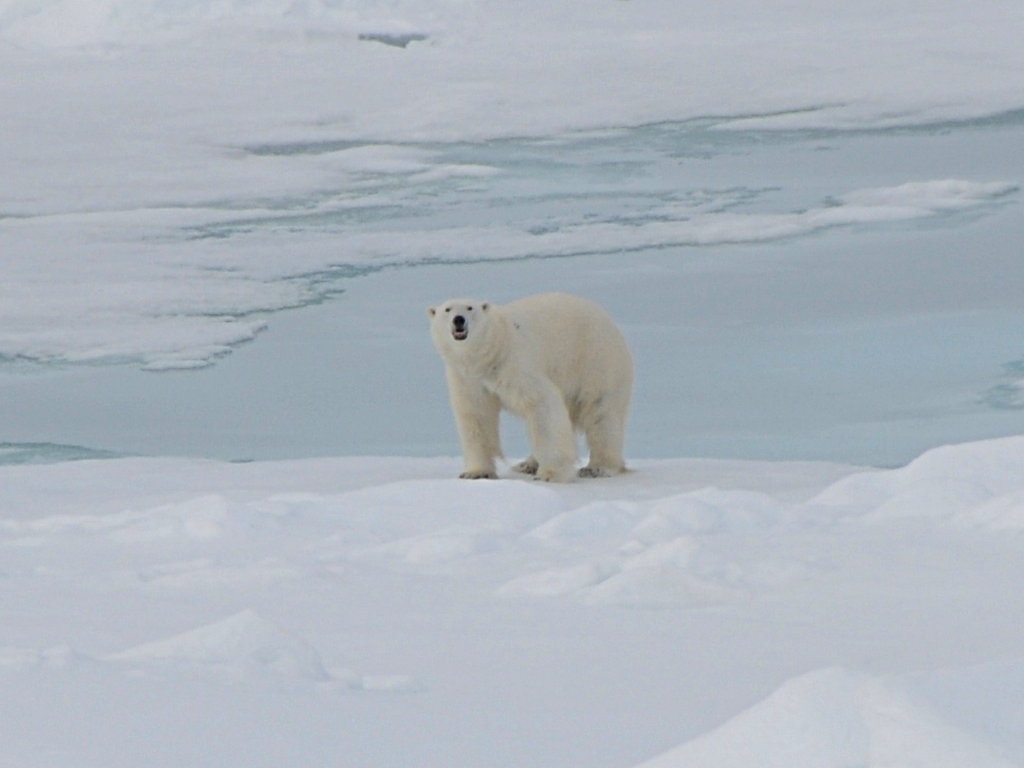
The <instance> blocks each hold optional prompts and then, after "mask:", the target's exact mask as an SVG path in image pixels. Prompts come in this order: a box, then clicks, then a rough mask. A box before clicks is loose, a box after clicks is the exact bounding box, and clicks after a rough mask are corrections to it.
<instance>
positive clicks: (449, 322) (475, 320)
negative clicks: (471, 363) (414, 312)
mask: <svg viewBox="0 0 1024 768" xmlns="http://www.w3.org/2000/svg"><path fill="white" fill-rule="evenodd" d="M490 309H491V305H490V304H489V303H488V302H486V301H475V300H473V299H450V300H449V301H446V302H444V303H443V304H441V305H440V306H437V307H430V309H428V310H427V314H428V315H429V316H430V331H431V335H432V336H433V337H434V344H435V345H436V346H437V348H438V349H440V350H444V349H448V348H452V347H453V346H456V345H461V344H464V343H467V342H470V341H471V340H472V341H478V340H481V339H482V338H483V337H485V336H486V330H487V325H488V315H489V312H490Z"/></svg>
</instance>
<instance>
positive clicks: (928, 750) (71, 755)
mask: <svg viewBox="0 0 1024 768" xmlns="http://www.w3.org/2000/svg"><path fill="white" fill-rule="evenodd" d="M1022 457H1024V438H1013V439H1006V440H998V441H991V442H983V443H976V444H967V445H959V446H951V447H947V448H942V449H938V450H935V451H931V452H929V453H927V454H925V455H923V456H921V457H920V458H919V459H918V460H917V461H915V462H913V463H911V464H910V465H908V466H906V467H904V468H901V469H896V470H887V471H862V470H856V469H854V468H851V467H837V466H829V465H817V464H771V463H753V462H709V461H686V460H672V461H658V462H638V463H637V465H636V468H635V471H634V472H632V473H629V474H627V475H623V476H620V477H617V478H610V479H604V480H596V481H592V482H584V481H580V482H577V483H572V484H568V485H564V486H552V485H543V484H536V483H533V482H530V481H528V480H525V479H519V478H511V479H506V480H501V481H496V482H480V483H467V482H464V481H459V480H456V479H452V477H453V476H454V474H456V473H457V470H458V462H457V461H456V460H454V459H429V460H428V459H420V460H413V459H369V458H364V459H335V460H317V461H305V462H287V463H255V464H222V463H217V462H199V461H184V460H169V459H146V460H144V459H110V460H101V461H81V462H74V463H63V464H54V465H45V466H43V465H24V466H6V467H0V602H2V604H3V605H4V606H5V609H6V610H7V611H8V614H7V615H8V620H7V621H6V622H5V625H4V637H3V639H2V641H0V741H2V742H3V744H4V745H5V747H4V748H5V754H6V755H7V756H8V757H9V758H10V760H11V761H12V763H14V764H18V765H19V766H23V767H24V768H31V766H40V768H42V766H46V767H47V768H55V767H56V768H60V767H61V766H65V765H67V766H71V765H80V764H82V762H83V761H85V762H87V763H88V764H105V765H110V766H122V765H124V766H127V765H129V764H130V763H132V762H137V760H138V757H137V756H138V754H140V753H139V752H137V751H135V752H133V753H132V754H131V755H126V754H125V753H124V752H123V738H120V737H118V736H115V734H122V735H123V732H124V731H125V730H126V729H130V730H131V732H132V733H133V740H134V741H133V743H136V744H137V745H138V746H139V748H140V749H142V753H144V754H146V755H147V764H150V765H172V764H175V763H176V762H177V763H178V764H180V763H181V761H182V760H184V759H191V760H194V759H195V756H194V750H196V749H199V748H202V749H205V750H207V752H206V753H205V754H206V758H207V761H208V762H209V764H214V763H216V764H218V765H241V764H246V765H268V766H269V765H273V764H280V763H281V760H285V761H287V759H288V758H289V757H295V756H300V757H303V758H304V759H305V758H306V757H308V755H307V751H306V750H308V748H309V745H310V744H316V745H317V749H318V750H319V751H318V754H319V756H320V758H321V760H323V759H328V760H330V761H335V762H336V761H338V760H341V761H344V760H346V759H348V758H349V757H350V756H351V755H352V754H355V753H358V754H359V755H360V758H359V761H358V762H359V764H360V765H366V766H376V765H386V764H393V760H392V759H391V758H393V757H394V756H395V754H398V753H400V754H401V760H399V762H401V763H403V764H415V765H422V766H427V767H428V768H433V766H438V767H440V766H448V767H450V766H452V765H466V766H469V765H479V764H481V762H480V761H481V760H486V761H487V764H489V765H494V766H503V765H508V766H513V765H514V766H522V765H538V766H539V765H551V764H572V765H584V764H585V765H592V766H594V768H602V767H603V766H607V767H608V768H613V767H615V766H618V768H623V767H624V766H630V765H643V766H644V768H655V767H657V768H672V767H673V766H688V767H689V766H698V767H699V766H705V765H707V766H712V765H713V766H719V767H720V768H731V766H737V767H738V766H748V765H754V764H756V765H765V766H775V765H777V766H786V768H838V766H845V765H863V766H868V767H870V768H883V766H890V765H913V764H921V765H928V766H930V767H932V768H938V767H940V766H941V767H942V768H982V767H983V768H1004V767H1005V766H1011V765H1021V764H1022V763H1024V736H1022V734H1024V721H1022V720H1021V717H1022V716H1024V712H1022V710H1021V708H1020V706H1019V705H1018V702H1019V686H1020V683H1021V681H1022V680H1024V665H1022V664H1021V662H1020V635H1019V629H1020V626H1021V622H1022V621H1024V605H1022V604H1021V601H1019V600H1015V599H1012V597H1008V594H1009V593H1007V592H1006V590H1007V585H1009V584H1015V583H1018V582H1019V581H1020V578H1021V577H1024V572H1022V563H1024V559H1022V558H1021V553H1020V547H1021V545H1022V542H1024V539H1022V537H1020V536H1018V535H1015V534H1016V533H1017V532H1019V531H1020V530H1021V527H1020V525H1019V521H1020V513H1021V510H1022V509H1024V472H1021V470H1020V466H1021V459H1022ZM950 489H960V490H959V491H957V492H951V491H950ZM964 489H966V490H964ZM938 501H942V502H943V504H942V505H937V502H938ZM908 524H911V527H909V528H908ZM1008 532H1009V533H1011V535H1007V533H1008ZM965 612H966V613H965ZM965 616H969V620H965ZM353 670H358V671H357V672H356V671H353ZM883 671H884V674H883ZM55 691H62V692H63V694H62V695H61V696H56V695H54V692H55ZM772 691H774V692H772ZM156 692H159V695H156ZM254 693H258V695H254ZM381 694H403V695H401V696H392V695H384V696H381ZM151 698H152V699H153V700H155V701H159V702H163V704H161V705H160V706H159V707H157V708H156V709H151V708H145V707H142V708H140V707H139V706H137V702H138V701H140V700H149V699H151ZM87 701H93V702H103V704H102V706H87V705H86V703H87ZM569 709H571V710H572V711H573V712H574V713H575V714H574V717H573V718H565V717H558V716H557V714H558V713H559V712H563V713H564V711H567V710H569ZM632 712H636V713H638V714H642V717H633V716H632V715H631V714H630V713H632ZM495 713H500V716H496V714H495ZM651 713H656V714H657V717H652V716H651ZM169 719H170V720H171V721H173V722H174V723H176V724H177V725H176V728H175V729H174V733H173V738H172V737H171V736H170V735H168V730H167V727H166V726H167V722H168V720H169ZM51 721H52V722H59V723H61V727H60V728H51V727H48V726H47V725H46V723H47V722H51ZM254 724H256V725H255V726H254ZM272 724H278V725H279V727H277V728H271V725H272ZM339 724H344V725H343V726H339ZM599 724H600V725H601V727H597V726H598V725H599ZM254 727H255V728H256V731H258V732H262V729H263V728H271V730H272V731H273V734H274V737H273V738H274V742H273V747H272V749H270V751H268V752H267V754H266V755H265V756H263V757H261V756H259V755H255V756H254V755H253V753H252V750H251V748H250V746H249V745H250V744H251V743H252V742H251V741H249V739H251V737H252V734H253V731H254ZM509 727H512V728H513V729H514V732H515V733H516V740H515V746H510V747H509V748H508V749H507V750H506V749H505V748H501V749H498V748H497V745H498V744H503V743H504V740H505V739H507V738H508V734H507V731H506V729H507V728H509ZM423 728H428V729H429V730H427V731H423V730H422V729H423ZM424 732H426V733H429V734H430V737H429V738H424V737H423V736H422V734H423V733H424ZM261 743H262V742H261ZM268 743H269V742H268ZM672 743H677V744H682V746H680V747H678V748H676V749H674V750H671V751H668V752H665V751H664V750H665V748H667V747H668V746H670V745H671V744H672ZM659 744H660V745H662V747H661V749H657V745H659ZM44 746H46V747H47V749H42V747H44ZM268 748H269V747H268ZM82 750H85V751H84V752H83V751H82ZM393 750H397V753H396V752H394V751H393ZM591 750H592V751H591ZM657 752H664V754H662V755H661V756H660V757H655V758H654V759H650V757H651V754H652V753H657ZM487 756H489V759H487ZM648 759H650V760H649V762H646V763H644V762H643V761H644V760H648ZM274 761H277V762H276V763H275V762H274Z"/></svg>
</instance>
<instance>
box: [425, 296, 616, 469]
mask: <svg viewBox="0 0 1024 768" xmlns="http://www.w3.org/2000/svg"><path fill="white" fill-rule="evenodd" d="M428 314H429V315H430V317H431V336H432V337H433V340H434V346H436V347H437V351H438V352H440V353H441V357H442V358H443V359H444V363H445V373H446V375H447V378H448V392H449V394H450V396H451V404H452V411H453V412H454V414H455V422H456V425H457V426H458V430H459V438H460V440H461V441H462V451H463V456H464V459H465V471H464V472H463V473H462V475H461V477H464V478H482V477H488V478H493V477H496V476H497V474H496V472H495V465H494V461H495V459H496V458H500V457H501V456H502V452H501V441H500V438H499V436H498V416H499V413H500V411H501V409H502V408H505V409H507V410H509V411H511V412H513V413H515V414H517V415H519V416H522V417H523V418H524V419H525V420H526V426H527V431H528V433H529V437H530V446H531V449H532V451H533V453H532V455H531V456H530V457H529V458H527V459H526V460H525V461H523V462H521V463H520V464H518V465H516V467H515V468H516V469H517V470H518V471H521V472H529V473H531V474H532V473H536V476H537V479H538V480H560V481H562V480H568V479H569V478H570V477H571V476H572V475H573V468H574V465H575V461H576V438H575V431H576V430H579V431H581V432H583V433H584V434H585V435H586V437H587V445H588V446H589V448H590V461H589V463H588V464H587V466H586V467H584V468H583V469H581V470H580V472H579V474H580V475H581V476H587V477H597V476H606V475H612V474H617V473H619V472H622V471H623V470H624V469H625V462H624V460H623V456H622V446H623V439H624V436H625V426H626V415H627V412H628V411H629V400H630V396H631V394H632V391H633V360H632V357H631V356H630V353H629V348H628V347H627V346H626V340H625V339H624V338H623V336H622V333H621V332H620V331H619V329H618V328H617V327H616V325H615V323H614V321H613V320H612V319H611V317H610V316H609V315H608V313H607V312H605V311H604V310H603V309H602V308H601V307H599V306H598V305H597V304H595V303H594V302H592V301H590V300H588V299H583V298H580V297H579V296H572V295H569V294H565V293H542V294H538V295H536V296H527V297H526V298H523V299H519V300H518V301H514V302H512V303H510V304H505V305H501V306H499V305H496V304H489V303H487V302H481V301H474V300H471V299H453V300H450V301H446V302H445V303H444V304H441V305H440V306H438V307H431V308H430V309H429V310H428ZM456 317H462V318H464V320H465V326H464V329H465V332H466V333H465V338H463V339H458V338H456V334H455V333H454V332H455V331H456V330H457V329H456V327H455V325H454V322H455V318H456Z"/></svg>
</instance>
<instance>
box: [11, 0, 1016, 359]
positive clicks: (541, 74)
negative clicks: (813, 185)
mask: <svg viewBox="0 0 1024 768" xmlns="http://www.w3.org/2000/svg"><path fill="white" fill-rule="evenodd" d="M832 6H833V4H832V3H826V2H822V1H821V0H803V2H798V3H789V4H786V5H785V6H784V7H781V8H777V9H773V11H772V13H766V12H765V11H764V9H763V8H762V7H761V6H760V5H759V4H757V3H751V2H750V0H730V1H729V2H725V3H716V4H715V6H714V7H713V8H707V9H698V8H695V7H691V5H690V4H679V3H676V2H669V1H667V0H659V1H657V2H655V1H654V0H645V1H644V2H606V3H602V4H599V5H598V6H597V7H590V6H587V7H583V6H581V5H578V4H573V3H550V2H541V1H540V0H531V2H529V4H528V5H527V6H523V5H522V4H521V3H520V4H517V5H516V6H515V8H514V9H513V8H507V7H504V6H503V4H501V3H496V2H483V1H481V2H469V1H468V0H446V2H440V3H439V2H425V1H424V0H402V1H401V2H394V1H391V2H383V1H380V2H369V3H366V2H358V3H357V2H349V1H345V2H342V1H341V0H337V1H334V2H328V1H327V0H321V1H320V2H292V1H291V0H273V1H271V0H267V1H266V2H258V3H252V2H244V3H243V2H227V3H225V2H212V1H210V0H193V1H191V2H176V3H159V2H137V1H136V0H131V1H129V0H73V1H72V0H3V2H0V61H2V62H3V66H4V67H5V68H7V69H8V70H9V71H17V72H19V73H21V74H20V76H19V77H12V78H8V79H6V80H5V82H4V83H2V84H0V101H2V102H3V103H4V104H5V119H4V121H3V124H2V125H0V143H2V144H3V145H4V147H5V148H6V151H5V153H4V156H3V158H2V159H0V175H2V176H3V178H4V179H5V188H4V197H3V199H2V200H0V238H2V239H0V243H2V246H3V253H4V263H5V264H4V265H5V281H4V286H3V288H2V289H0V308H2V309H0V313H2V314H0V329H2V333H0V356H2V357H3V358H4V359H15V360H27V361H42V362H49V363H52V362H60V363H63V362H72V363H83V362H87V363H94V362H104V363H109V362H123V361H131V362H134V363H138V364H141V365H142V366H144V367H146V368H149V369H152V370H168V369H175V368H178V369H189V368H196V367H203V366H207V365H210V364H212V363H213V362H214V361H215V360H217V359H218V358H219V357H222V356H224V355H226V354H228V353H229V352H230V351H231V350H232V349H233V348H234V347H236V346H238V345H240V344H243V343H245V342H247V341H251V340H253V339H254V338H255V337H256V336H257V335H258V334H260V333H261V332H262V331H263V330H264V329H265V328H266V315H267V314H268V313H270V312H274V311H278V310H281V309H286V308H292V307H297V306H303V305H308V304H312V303H316V302H317V301H321V300H323V299H324V298H325V297H326V296H328V295H330V294H331V293H332V292H336V291H337V290H339V288H338V285H337V277H338V275H339V273H341V274H352V273H353V272H356V273H358V272H360V271H364V270H366V269H379V268H382V267H385V266H388V265H392V266H393V265H399V264H401V265H409V264H417V263H431V262H436V261H438V260H446V261H454V262H459V261H475V260H479V259H481V258H485V259H513V258H523V257H530V258H538V257H551V256H564V255H571V254H581V253H587V254H594V253H609V252H628V251H633V250H639V249H646V248H653V247H656V248H665V247H674V246H691V245H697V246H707V245H714V244H721V243H757V242H764V241H766V240H774V239H779V238H794V237H798V236H802V235H806V234H808V233H813V232H820V231H822V230H823V229H827V228H833V227H849V226H851V225H857V224H861V225H863V224H876V225H877V224H879V223H886V222H888V223H891V222H894V221H906V220H913V219H919V218H930V217H935V216H937V215H949V214H950V213H951V212H954V211H957V210H963V209H973V208H985V207H987V206H989V205H990V204H991V203H992V202H993V201H994V200H1000V199H1005V198H1007V197H1008V196H1013V195H1014V193H1015V191H1016V189H1017V186H1018V184H1019V180H1018V179H1014V178H1000V177H996V178H954V179H946V178H944V177H942V176H933V177H924V178H909V179H907V178H904V179H900V180H899V181H898V182H897V183H896V184H894V185H892V186H885V187H881V188H877V189H868V190H863V191H858V190H857V189H856V188H849V187H847V188H842V187H839V188H834V189H830V190H828V191H827V193H826V197H825V198H824V199H818V200H809V201H806V202H804V203H803V204H802V205H798V206H793V207H791V208H789V209H784V210H777V209H776V210H770V209H766V210H753V211H736V210H730V209H731V208H732V207H734V205H735V200H731V199H730V197H732V196H733V195H734V193H735V192H736V190H735V189H733V190H729V189H725V190H710V191H709V190H707V189H700V188H699V187H698V188H697V189H695V190H693V193H694V197H693V198H691V199H687V198H686V197H685V196H684V197H683V198H682V200H681V201H680V202H677V203H675V204H671V205H665V204H664V202H662V204H660V205H655V206H651V210H644V211H640V212H637V213H636V214H634V216H633V217H627V218H625V219H621V218H620V219H618V220H615V219H614V218H613V219H612V220H608V218H605V217H598V218H596V219H595V218H594V217H593V216H592V215H584V216H583V217H582V218H581V219H578V220H569V221H564V222H556V223H555V226H554V227H552V226H551V225H552V222H550V221H541V222H537V221H510V222H502V221H501V217H488V218H489V219H490V220H488V221H480V220H477V221H472V222H466V221H462V222H459V223H458V224H456V223H455V222H445V221H444V220H443V219H441V220H439V221H438V222H437V223H430V221H429V219H427V220H426V221H424V220H423V216H422V213H423V211H422V209H419V212H418V213H416V214H414V218H413V220H412V221H411V222H410V221H409V220H407V218H406V215H396V213H395V212H396V210H398V211H400V210H401V209H403V208H406V209H407V208H409V207H410V206H412V205H414V204H416V205H419V206H428V208H429V205H430V202H431V198H437V197H438V196H442V197H443V196H445V195H451V194H453V193H454V192H457V191H458V190H459V189H461V188H464V187H465V186H466V185H470V188H471V189H472V185H473V182H474V180H479V179H486V178H487V177H488V176H489V175H495V174H499V175H504V174H508V172H509V168H507V167H501V166H500V165H499V166H495V165H492V164H488V163H486V162H483V163H481V162H474V161H473V160H472V159H471V158H469V157H467V156H466V155H467V154H469V153H468V149H469V148H468V147H467V145H466V142H475V143H481V142H487V141H494V140H495V139H504V140H507V139H509V138H518V139H522V138H523V137H534V138H544V139H546V140H551V139H555V140H557V139H558V138H559V137H561V138H562V139H564V138H565V137H567V136H569V137H572V136H575V137H577V138H579V137H582V136H589V137H591V138H595V137H600V136H602V135H604V136H608V135H612V136H614V134H615V131H614V130H612V129H616V128H617V127H620V126H633V127H635V126H642V125H665V124H675V125H676V126H677V128H678V129H679V130H682V131H684V132H686V131H691V130H693V129H695V128H699V129H701V130H704V129H708V128H709V127H710V133H711V134H715V133H718V134H723V133H743V132H751V131H754V132H757V131H762V130H764V128H765V127H769V128H773V129H777V130H781V129H785V130H787V131H791V130H793V129H795V128H803V129H808V128H815V129H823V128H827V129H833V130H834V129H841V128H854V129H858V130H863V129H880V128H884V127H893V126H908V125H928V124H940V123H943V122H947V123H948V122H949V121H954V122H960V123H962V122H964V121H968V120H970V119H975V118H987V117H991V116H993V115H1000V114H1011V115H1012V114H1015V112H1014V111H1015V110H1019V109H1020V108H1021V106H1022V103H1021V97H1020V88H1019V77H1018V75H1019V72H1020V71H1021V70H1022V68H1024V53H1022V51H1021V48H1020V46H1019V45H1018V41H1017V35H1016V34H1015V30H1017V29H1019V28H1020V25H1021V23H1022V22H1024V18H1022V14H1024V11H1022V10H1021V8H1020V5H1019V4H1018V3H1016V2H1013V0H986V2H985V3H984V4H983V5H981V6H978V5H977V4H975V5H972V6H970V8H967V7H966V6H964V5H963V4H962V3H959V2H955V1H954V0H943V2H937V3H934V2H933V3H928V4H924V3H917V2H910V1H909V0H908V1H907V2H901V3H896V4H893V3H885V4H861V5H859V6H858V8H857V10H856V11H854V10H852V9H843V10H841V11H839V10H836V9H834V8H833V7H832ZM388 35H391V36H392V37H394V38H395V39H397V40H400V41H401V40H406V41H411V42H408V44H407V46H406V47H405V48H400V47H395V46H394V45H382V44H380V43H379V42H375V39H380V38H381V37H382V36H383V37H384V38H387V36H388ZM417 38H422V39H417ZM353 73H357V75H355V76H354V75H353ZM40 94H45V98H43V97H42V96H41V95H40ZM708 121H710V122H708ZM620 130H621V129H620ZM609 131H610V133H609ZM602 132H604V133H602ZM704 132H705V133H708V131H707V130H705V131H704ZM706 138H707V137H706V136H705V137H704V138H703V139H700V140H701V141H704V140H706ZM622 139H623V143H624V144H625V145H626V146H628V145H629V142H630V141H631V140H632V137H631V136H630V135H629V134H628V133H627V134H626V135H624V136H622ZM491 159H492V160H498V159H499V158H498V157H492V158H491ZM674 183H675V184H676V185H677V187H676V193H677V194H681V193H683V192H684V191H685V190H686V189H688V187H690V186H691V185H692V184H693V182H692V181H689V183H687V180H686V179H677V180H676V181H675V182H674ZM680 184H682V185H685V186H683V187H682V188H680V187H679V186H678V185H680ZM339 190H343V191H342V192H339ZM662 194H663V195H666V194H668V191H667V190H663V191H662ZM701 195H703V199H702V198H701V197H700V196H701ZM755 196H756V192H755ZM760 207H762V208H768V207H767V206H760ZM428 212H429V211H428ZM619 213H620V215H621V213H622V211H621V209H620V211H619ZM300 221H306V222H311V221H317V222H320V224H319V227H321V228H322V227H323V226H324V224H325V223H326V225H327V227H328V231H323V229H319V231H318V228H314V229H313V230H312V231H309V230H306V231H304V232H302V233H301V234H300V235H298V236H296V231H295V228H296V225H297V224H299V223H300ZM331 222H333V225H334V226H332V225H331ZM339 222H344V223H347V224H349V225H351V226H350V227H349V228H348V229H350V231H349V232H348V236H347V237H346V238H345V240H344V242H339V241H338V239H337V237H336V232H335V231H333V230H334V227H336V226H337V224H338V223H339ZM424 225H426V226H424ZM538 228H539V229H538ZM268 232H269V233H271V236H269V237H268ZM141 253H144V254H145V258H140V254H141ZM69 317H73V318H75V322H74V323H71V324H69V323H68V322H67V318H69Z"/></svg>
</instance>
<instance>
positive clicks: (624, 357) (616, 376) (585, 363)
mask: <svg viewBox="0 0 1024 768" xmlns="http://www.w3.org/2000/svg"><path fill="white" fill-rule="evenodd" d="M501 311H502V314H503V316H504V317H506V318H507V319H509V320H510V321H511V322H512V323H513V326H514V327H515V329H516V331H517V332H518V333H520V334H522V335H523V336H524V337H525V338H526V340H528V344H526V345H525V346H526V348H528V349H530V350H532V351H533V352H534V353H536V354H537V355H538V356H539V357H540V358H541V361H542V367H543V368H545V369H546V372H547V374H548V375H549V376H550V377H551V378H552V379H553V380H555V381H556V382H557V383H558V384H560V385H561V386H562V387H563V391H566V392H567V394H568V393H569V392H571V391H572V390H576V393H578V394H583V392H581V391H580V390H589V391H590V393H591V394H593V395H597V396H601V395H606V394H609V393H610V392H611V391H613V390H618V391H622V390H625V392H624V394H625V395H626V397H627V398H628V392H629V389H630V388H631V386H632V381H633V360H632V356H631V355H630V353H629V347H628V345H627V344H626V339H625V337H624V336H623V335H622V332H621V331H620V330H619V328H618V326H617V325H616V324H615V321H614V320H612V318H611V315H609V314H608V313H607V312H606V311H605V310H604V308H603V307H601V306H600V305H599V304H597V303H595V302H593V301H591V300H590V299H585V298H583V297H581V296H574V295H572V294H569V293H539V294H536V295H533V296H526V297H524V298H522V299H518V300H516V301H513V302H510V303H508V304H504V305H502V307H501Z"/></svg>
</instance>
